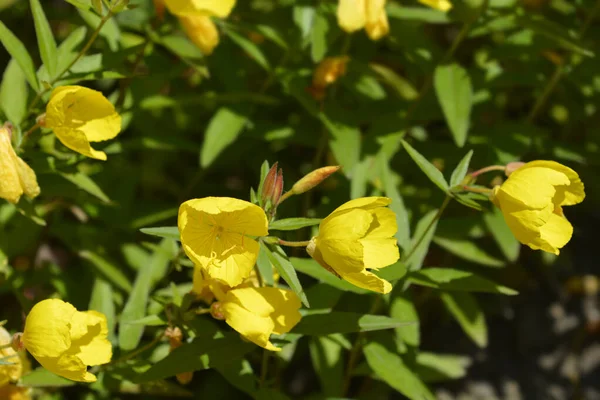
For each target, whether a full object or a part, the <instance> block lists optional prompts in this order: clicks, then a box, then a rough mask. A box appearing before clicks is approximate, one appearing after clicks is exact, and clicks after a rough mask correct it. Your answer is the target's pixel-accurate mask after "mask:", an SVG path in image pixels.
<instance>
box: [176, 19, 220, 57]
mask: <svg viewBox="0 0 600 400" xmlns="http://www.w3.org/2000/svg"><path fill="white" fill-rule="evenodd" d="M179 21H180V22H181V26H183V29H184V30H185V33H186V35H187V36H188V37H189V38H190V40H191V41H192V43H194V44H195V45H196V46H197V47H198V48H199V49H200V50H201V51H202V53H203V54H205V55H209V54H212V52H213V50H214V48H215V47H217V45H218V44H219V31H218V30H217V27H216V26H215V24H214V22H212V20H211V19H210V17H208V16H206V15H192V16H182V17H179Z"/></svg>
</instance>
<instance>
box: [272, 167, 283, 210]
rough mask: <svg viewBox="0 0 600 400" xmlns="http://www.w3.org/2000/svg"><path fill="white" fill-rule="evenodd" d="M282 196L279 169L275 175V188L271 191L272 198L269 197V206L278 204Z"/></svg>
mask: <svg viewBox="0 0 600 400" xmlns="http://www.w3.org/2000/svg"><path fill="white" fill-rule="evenodd" d="M282 194H283V170H282V169H281V168H280V169H279V173H278V174H277V181H276V182H275V188H274V190H273V196H272V197H271V204H274V205H276V204H279V200H280V199H281V195H282Z"/></svg>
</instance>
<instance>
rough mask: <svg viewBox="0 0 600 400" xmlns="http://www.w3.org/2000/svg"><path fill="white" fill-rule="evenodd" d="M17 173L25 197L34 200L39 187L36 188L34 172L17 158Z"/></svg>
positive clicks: (38, 192)
mask: <svg viewBox="0 0 600 400" xmlns="http://www.w3.org/2000/svg"><path fill="white" fill-rule="evenodd" d="M17 172H18V173H19V182H20V183H21V187H22V188H23V192H24V193H25V196H27V197H29V198H34V197H36V196H37V195H39V194H40V187H39V186H38V183H37V177H36V176H35V172H34V171H33V170H32V169H31V167H30V166H29V165H27V164H25V161H23V160H22V159H21V158H20V157H17Z"/></svg>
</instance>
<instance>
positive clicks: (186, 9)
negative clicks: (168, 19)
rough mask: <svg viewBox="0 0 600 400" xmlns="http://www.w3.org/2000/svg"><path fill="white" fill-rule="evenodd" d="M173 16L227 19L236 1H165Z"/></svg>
mask: <svg viewBox="0 0 600 400" xmlns="http://www.w3.org/2000/svg"><path fill="white" fill-rule="evenodd" d="M164 2H165V4H166V5H167V8H168V9H169V11H170V12H171V14H175V15H178V16H190V15H207V16H215V17H220V18H225V17H227V16H228V15H229V14H230V13H231V10H232V9H233V6H235V2H236V0H164Z"/></svg>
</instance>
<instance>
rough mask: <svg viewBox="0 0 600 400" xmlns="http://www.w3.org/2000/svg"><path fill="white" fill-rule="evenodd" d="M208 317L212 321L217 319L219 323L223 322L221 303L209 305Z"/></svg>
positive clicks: (223, 315)
mask: <svg viewBox="0 0 600 400" xmlns="http://www.w3.org/2000/svg"><path fill="white" fill-rule="evenodd" d="M210 315H212V317H213V318H214V319H218V320H221V321H224V320H225V314H223V309H222V307H221V302H219V301H216V302H214V303H212V304H211V305H210Z"/></svg>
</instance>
